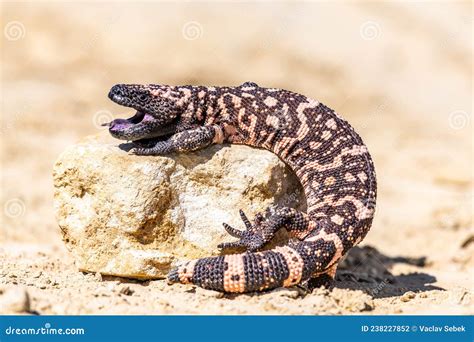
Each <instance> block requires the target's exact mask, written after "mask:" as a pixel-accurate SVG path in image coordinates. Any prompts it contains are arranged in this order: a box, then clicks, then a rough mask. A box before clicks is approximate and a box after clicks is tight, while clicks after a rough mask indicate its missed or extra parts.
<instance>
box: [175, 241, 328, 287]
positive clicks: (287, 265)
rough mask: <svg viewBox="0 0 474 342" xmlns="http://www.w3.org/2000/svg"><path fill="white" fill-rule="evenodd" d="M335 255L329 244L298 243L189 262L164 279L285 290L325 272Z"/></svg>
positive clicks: (216, 285) (201, 285)
mask: <svg viewBox="0 0 474 342" xmlns="http://www.w3.org/2000/svg"><path fill="white" fill-rule="evenodd" d="M319 241H321V240H319ZM335 254H336V251H335V246H334V244H332V243H329V244H321V243H314V242H307V241H301V242H298V243H296V244H293V245H292V246H283V247H276V248H274V249H272V250H268V251H263V252H256V253H252V252H246V253H241V254H230V255H222V256H216V257H209V258H202V259H197V260H191V261H188V262H186V263H184V264H182V265H180V266H178V267H176V268H174V269H172V270H171V272H170V273H169V274H168V280H169V281H170V282H174V283H183V284H189V283H192V284H195V285H198V286H200V287H203V288H205V289H210V290H216V291H221V292H232V293H243V292H254V291H262V290H267V289H273V288H277V287H289V286H293V285H296V284H299V283H301V282H304V281H306V280H308V279H309V278H311V277H312V276H314V275H315V274H320V273H324V272H326V271H327V269H328V268H329V267H331V266H332V261H333V257H334V256H335Z"/></svg>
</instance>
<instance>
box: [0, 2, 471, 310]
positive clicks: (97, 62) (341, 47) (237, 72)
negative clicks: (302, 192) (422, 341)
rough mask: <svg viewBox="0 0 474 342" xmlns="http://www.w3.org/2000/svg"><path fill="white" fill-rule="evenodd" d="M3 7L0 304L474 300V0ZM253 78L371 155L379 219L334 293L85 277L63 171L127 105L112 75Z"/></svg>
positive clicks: (317, 305) (410, 304)
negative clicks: (329, 117)
mask: <svg viewBox="0 0 474 342" xmlns="http://www.w3.org/2000/svg"><path fill="white" fill-rule="evenodd" d="M1 6H2V8H1V19H0V20H1V21H0V23H1V28H2V33H3V36H2V37H1V43H0V44H1V50H2V55H1V70H2V72H1V90H2V92H1V96H2V98H1V120H2V121H1V132H0V133H1V135H0V141H1V150H0V151H1V152H0V157H1V194H0V195H1V197H0V200H1V205H2V210H1V224H0V287H1V288H0V312H6V311H7V307H9V308H10V309H11V310H13V311H24V312H29V313H34V314H185V313H189V314H354V313H355V314H472V313H473V312H474V308H473V303H472V291H473V286H472V284H473V282H472V268H473V258H472V256H473V252H474V232H473V226H472V222H473V221H472V216H473V208H472V201H473V178H472V157H473V155H472V144H473V142H472V98H471V96H472V78H471V77H472V25H473V16H472V4H471V2H456V3H455V4H448V3H438V4H432V3H416V4H415V3H408V2H405V3H390V2H384V3H383V4H377V3H375V2H370V3H363V2H361V3H350V4H349V3H346V4H345V3H341V2H338V3H337V4H334V3H328V2H322V3H300V4H298V5H295V4H289V3H288V4H285V3H280V4H269V3H259V4H249V3H229V4H223V3H213V4H212V5H211V4H207V3H202V2H200V3H198V4H192V3H182V4H175V3H139V4H133V3H128V2H120V3H119V2H117V3H114V2H107V3H93V2H82V3H48V2H39V3H28V2H21V3H2V5H1ZM249 80H252V81H256V82H257V83H259V84H261V85H265V86H275V87H281V88H287V89H292V90H295V91H298V92H301V93H304V94H306V95H308V96H311V97H314V98H317V99H319V100H320V101H322V102H323V103H325V104H327V105H329V106H330V107H333V108H334V109H335V110H337V111H338V112H340V113H342V114H343V115H344V116H345V117H346V118H347V119H348V120H349V121H350V122H351V123H352V124H353V126H354V127H355V128H356V129H357V130H358V131H359V132H360V133H361V135H362V137H363V139H364V140H365V142H366V143H367V145H368V147H369V150H370V151H371V152H372V155H373V157H374V160H375V165H376V168H377V175H378V182H379V196H378V203H377V204H378V206H377V214H376V219H375V221H374V225H373V228H372V230H371V232H370V233H369V235H368V236H367V238H366V239H365V240H364V241H363V243H362V244H361V247H360V248H355V249H353V251H352V252H351V253H350V255H349V257H348V258H347V259H346V260H345V261H344V263H343V265H341V267H340V269H339V271H338V275H337V279H338V280H337V283H336V287H335V289H333V290H332V291H329V290H326V289H318V290H315V291H314V292H312V293H307V292H305V290H304V289H300V288H294V289H284V290H276V291H273V292H269V293H262V294H253V295H241V296H231V295H222V294H219V293H216V292H212V291H206V290H202V289H199V288H195V287H194V286H184V285H175V286H168V285H167V284H166V282H165V281H147V282H138V281H132V280H127V279H117V278H102V277H100V276H99V275H94V274H83V273H81V272H78V271H77V269H76V267H75V266H74V262H73V260H72V259H71V257H70V255H69V254H68V252H67V250H66V249H65V247H64V245H63V243H62V241H61V235H60V231H59V229H58V226H57V224H56V221H55V218H54V213H53V208H52V195H53V187H52V177H51V171H52V165H53V163H54V161H55V159H56V158H57V156H58V155H59V153H60V152H61V151H62V150H64V148H65V147H66V146H68V145H69V144H71V143H74V142H75V141H77V140H79V139H80V138H81V137H83V136H85V135H88V134H94V133H96V132H97V131H98V130H99V129H100V123H101V122H104V121H106V120H109V119H110V118H111V117H112V116H113V115H117V116H118V114H119V113H120V112H121V111H122V110H123V109H119V108H118V107H117V106H116V105H114V104H112V103H110V102H109V101H108V99H107V97H106V94H107V92H108V89H109V87H110V86H111V85H113V84H115V83H134V82H136V83H165V84H182V83H191V84H216V85H223V84H240V83H242V82H244V81H249ZM112 113H113V114H112ZM121 114H123V112H122V113H121ZM113 176H114V175H110V177H113ZM216 225H220V222H216Z"/></svg>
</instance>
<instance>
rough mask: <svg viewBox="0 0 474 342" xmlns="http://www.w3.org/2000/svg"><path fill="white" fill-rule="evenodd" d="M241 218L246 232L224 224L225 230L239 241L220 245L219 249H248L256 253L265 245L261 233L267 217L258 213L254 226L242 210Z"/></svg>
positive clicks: (240, 212)
mask: <svg viewBox="0 0 474 342" xmlns="http://www.w3.org/2000/svg"><path fill="white" fill-rule="evenodd" d="M239 214H240V218H241V219H242V222H243V223H244V225H245V230H243V231H242V230H238V229H235V228H233V227H231V226H230V225H228V224H227V223H223V226H224V229H225V230H226V231H227V233H229V235H231V236H233V237H236V238H239V240H238V241H234V242H226V243H221V244H220V245H218V247H219V248H235V247H246V249H247V250H249V251H256V250H258V249H259V248H260V247H262V246H263V245H264V244H265V240H264V238H263V235H262V233H261V230H262V228H263V222H264V221H265V217H264V216H263V215H262V214H260V213H258V214H257V215H255V219H254V222H253V224H252V223H251V222H250V220H249V219H248V218H247V215H245V213H244V211H243V210H242V209H240V210H239Z"/></svg>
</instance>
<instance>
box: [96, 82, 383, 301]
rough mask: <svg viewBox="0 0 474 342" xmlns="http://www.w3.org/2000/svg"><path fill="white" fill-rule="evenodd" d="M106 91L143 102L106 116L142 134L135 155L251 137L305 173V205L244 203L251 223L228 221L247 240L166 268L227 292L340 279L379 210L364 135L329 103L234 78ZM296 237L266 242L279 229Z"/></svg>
mask: <svg viewBox="0 0 474 342" xmlns="http://www.w3.org/2000/svg"><path fill="white" fill-rule="evenodd" d="M109 98H110V99H111V100H112V101H114V102H116V103H118V104H120V105H123V106H126V107H131V108H134V109H135V110H137V112H136V114H135V115H134V116H133V117H131V118H129V119H115V120H113V121H112V122H110V123H108V124H105V125H107V126H109V132H110V133H111V135H112V136H113V137H115V138H118V139H122V140H130V141H133V142H134V143H135V147H134V148H133V149H132V150H131V152H132V153H134V154H137V155H164V154H168V153H171V152H189V151H195V150H198V149H202V148H205V147H207V146H209V145H211V144H222V143H232V144H245V145H249V146H254V147H258V148H263V149H266V150H269V151H272V152H273V153H275V154H276V155H278V156H279V157H280V158H281V159H282V160H283V161H284V162H285V163H286V164H287V165H288V166H289V167H290V168H291V169H292V170H293V171H294V173H296V175H297V177H298V178H299V180H300V182H301V184H302V186H303V189H304V193H305V196H306V199H307V206H308V210H307V213H303V212H299V211H297V210H295V209H292V208H288V207H281V208H277V209H273V210H268V211H267V212H266V214H265V215H263V214H261V213H259V214H257V215H256V217H255V219H254V221H253V222H250V221H249V219H248V218H247V217H246V215H245V214H244V213H243V211H242V210H240V216H241V218H242V221H243V223H244V225H245V230H238V229H235V228H233V227H231V226H229V225H227V224H226V223H224V228H225V230H226V231H227V232H228V233H229V234H230V235H232V236H233V237H236V238H238V240H237V241H235V242H231V243H223V244H220V245H219V248H231V247H232V248H233V247H244V248H245V249H246V250H247V251H246V252H245V253H241V254H230V255H222V256H216V257H208V258H202V259H198V260H192V261H188V262H186V263H184V264H182V265H180V266H178V267H176V268H174V269H173V270H172V271H171V272H170V273H169V275H168V279H169V280H170V281H171V282H180V283H193V284H196V285H198V286H201V287H203V288H207V289H213V290H217V291H224V292H236V293H242V292H252V291H261V290H265V289H272V288H276V287H280V286H284V287H289V286H293V285H296V284H302V285H305V284H306V285H308V283H309V281H310V280H311V283H313V284H319V281H322V282H323V283H324V282H327V281H330V280H332V279H334V276H335V273H336V267H337V264H338V261H339V260H340V259H341V257H342V256H343V255H344V254H345V253H347V251H348V250H349V249H350V248H351V247H353V246H354V245H356V244H358V243H359V242H360V241H361V240H362V239H363V238H364V237H365V235H366V234H367V232H368V230H369V228H370V226H371V224H372V218H373V214H374V210H375V199H376V180H375V171H374V165H373V162H372V159H371V157H370V155H369V152H368V151H367V148H366V146H365V145H364V144H363V142H362V140H361V138H360V137H359V135H358V134H357V133H356V132H355V131H354V129H353V128H352V127H351V126H350V125H349V124H348V123H347V121H345V120H344V119H343V118H341V117H340V116H339V115H338V114H337V113H336V112H334V111H333V110H332V109H330V108H328V107H326V106H325V105H323V104H322V103H319V102H318V101H315V100H312V99H309V98H307V97H306V96H303V95H300V94H297V93H294V92H291V91H287V90H282V89H275V88H262V87H259V86H258V85H257V84H255V83H252V82H246V83H244V84H242V85H240V86H237V87H205V86H166V85H126V84H118V85H115V86H113V87H112V89H111V90H110V93H109ZM283 227H284V228H286V230H287V231H288V233H289V235H290V236H291V237H294V238H296V239H295V241H297V242H295V241H292V242H290V243H289V244H288V245H285V246H283V247H281V246H279V247H276V248H274V249H272V250H265V251H259V250H260V249H261V248H262V247H263V246H264V245H265V244H266V243H267V242H268V241H269V240H270V239H271V238H272V237H273V236H274V235H275V233H276V232H277V231H278V230H279V229H280V228H283Z"/></svg>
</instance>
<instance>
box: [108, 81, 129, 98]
mask: <svg viewBox="0 0 474 342" xmlns="http://www.w3.org/2000/svg"><path fill="white" fill-rule="evenodd" d="M113 95H118V96H122V97H123V96H124V95H125V91H124V89H123V87H122V86H120V85H119V84H116V85H114V86H113V87H112V88H111V89H110V92H109V97H111V96H113Z"/></svg>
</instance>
